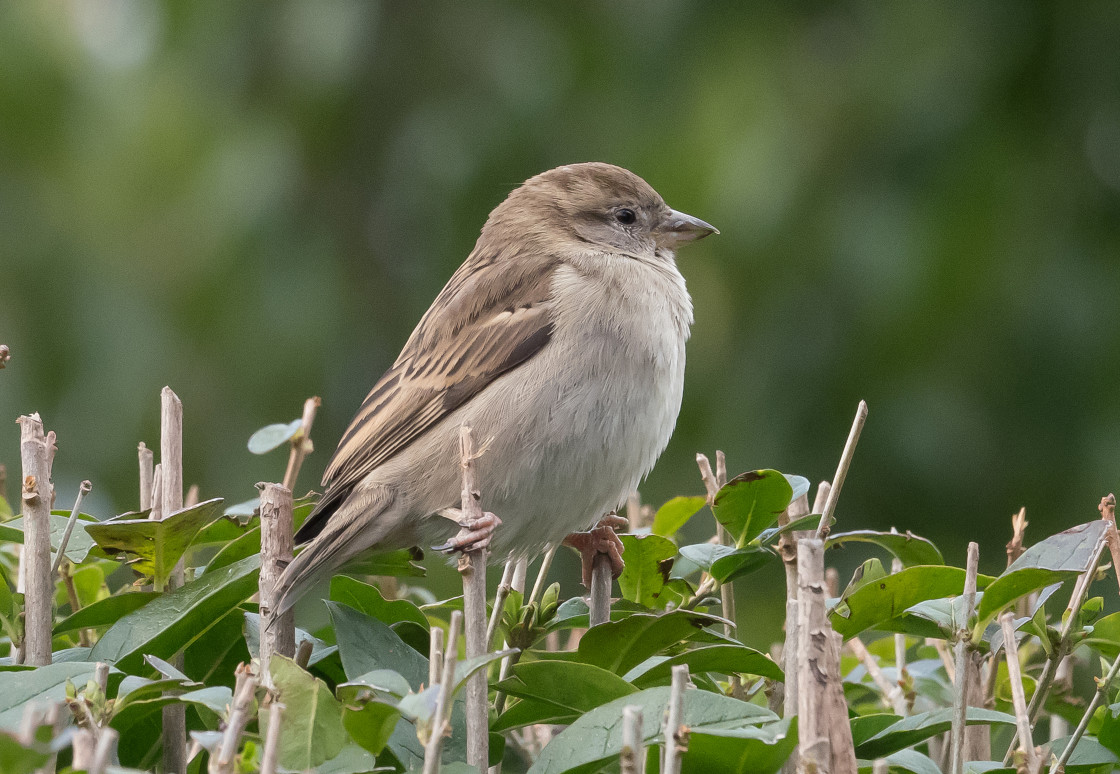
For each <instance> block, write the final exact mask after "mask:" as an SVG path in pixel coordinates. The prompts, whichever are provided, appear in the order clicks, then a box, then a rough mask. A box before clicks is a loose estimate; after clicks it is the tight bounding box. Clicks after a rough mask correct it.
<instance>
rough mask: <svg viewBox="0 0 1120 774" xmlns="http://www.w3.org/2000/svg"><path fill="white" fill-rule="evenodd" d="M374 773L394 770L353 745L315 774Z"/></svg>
mask: <svg viewBox="0 0 1120 774" xmlns="http://www.w3.org/2000/svg"><path fill="white" fill-rule="evenodd" d="M448 768H449V767H447V766H444V767H443V768H442V769H441V772H442V774H451V772H449V771H448ZM374 771H392V768H391V767H386V766H378V765H377V762H376V761H375V760H374V758H373V756H372V755H371V754H370V753H369V751H367V750H363V749H362V748H361V747H359V746H358V745H356V744H352V743H351V744H347V745H346V746H345V747H343V748H342V752H340V753H339V754H338V755H336V756H334V757H333V758H331V759H330V760H329V761H327V762H326V763H324V764H323V765H321V766H319V767H318V768H316V769H315V774H368V773H369V772H374ZM108 774H112V772H109V773H108Z"/></svg>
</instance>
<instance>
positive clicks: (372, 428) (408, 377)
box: [297, 250, 556, 541]
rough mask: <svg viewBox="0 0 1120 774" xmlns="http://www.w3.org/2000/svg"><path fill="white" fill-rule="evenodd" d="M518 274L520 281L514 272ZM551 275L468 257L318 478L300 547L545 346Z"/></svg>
mask: <svg viewBox="0 0 1120 774" xmlns="http://www.w3.org/2000/svg"><path fill="white" fill-rule="evenodd" d="M518 266H520V267H521V270H520V271H517V270H511V269H510V267H518ZM555 266H556V263H555V262H554V261H551V260H549V259H548V258H547V257H544V256H542V257H540V258H538V259H536V260H520V261H519V260H496V259H495V257H494V256H485V255H482V254H481V253H480V252H479V251H478V250H476V252H475V253H472V255H471V257H470V258H468V259H467V261H466V262H465V263H464V264H463V265H462V266H461V267H460V268H459V270H458V271H457V272H456V273H455V274H454V275H453V276H452V278H451V280H450V281H449V282H448V283H447V286H446V287H445V288H444V289H443V291H442V292H441V293H440V295H439V296H438V297H437V298H436V301H435V302H434V303H433V304H432V306H431V308H430V309H429V310H428V312H427V313H426V314H425V315H424V317H423V319H421V321H420V324H419V325H418V326H417V327H416V330H415V331H413V333H412V336H410V337H409V340H408V342H407V343H406V344H405V347H404V349H403V351H402V352H401V354H400V356H399V357H398V358H397V360H396V362H395V363H394V364H393V366H392V367H391V368H390V369H389V370H388V371H387V372H386V373H385V374H384V375H383V376H382V377H381V378H380V379H379V380H378V381H377V384H375V385H374V387H373V389H372V390H371V391H370V393H369V395H368V396H367V397H366V399H365V400H364V401H363V402H362V405H361V407H360V408H359V409H358V412H357V414H356V415H355V417H354V419H353V420H352V421H351V423H350V426H349V428H348V429H347V430H346V432H345V433H344V434H343V436H342V440H341V441H340V442H339V444H338V449H337V450H336V451H335V453H334V456H333V457H332V458H331V461H330V464H329V465H328V466H327V470H326V472H325V473H324V475H323V485H324V487H325V488H326V489H325V492H324V495H323V497H322V498H321V499H320V501H319V503H318V505H316V507H315V510H314V512H312V514H311V515H310V516H309V517H308V518H307V520H306V521H305V522H304V525H303V526H302V527H301V529H300V532H299V534H298V535H297V540H300V541H303V540H307V539H309V538H312V537H315V535H317V534H318V533H319V532H321V531H322V529H323V528H324V527H325V525H326V521H327V519H328V518H329V517H330V514H331V513H333V511H334V510H335V509H337V507H338V506H339V505H340V504H341V503H342V502H343V501H345V499H346V497H347V496H348V495H349V493H350V491H351V490H352V489H353V488H354V486H355V485H356V484H357V483H358V482H359V481H361V480H362V479H363V478H364V477H365V476H366V475H368V474H369V473H370V472H371V471H372V470H374V469H376V468H377V467H378V466H379V465H381V464H383V463H384V462H386V461H387V460H389V459H391V458H392V457H393V456H394V455H396V454H398V453H400V452H401V450H402V449H405V448H407V447H408V445H409V444H411V443H412V442H413V441H415V440H416V439H417V438H419V437H420V436H421V435H423V434H424V433H425V432H426V431H427V430H429V429H430V428H431V427H433V426H434V425H436V424H437V423H438V422H439V421H440V420H442V419H443V418H444V417H446V416H447V415H448V414H450V413H451V412H453V411H454V410H455V409H457V408H458V407H459V406H461V405H463V404H464V403H465V402H466V401H468V400H470V399H471V398H472V397H473V396H475V395H477V394H478V393H479V392H481V391H482V390H484V389H485V388H486V387H487V386H488V385H489V384H490V383H491V382H493V381H494V380H495V379H497V378H498V377H499V376H501V375H503V374H505V373H507V372H509V371H510V370H512V369H514V368H516V367H517V366H519V365H521V364H522V363H524V362H526V361H527V360H529V359H530V358H532V357H533V356H534V355H536V354H537V353H538V352H540V351H541V349H543V348H544V347H545V346H546V345H547V344H548V342H549V339H550V338H551V336H552V304H551V301H550V286H551V280H552V274H553V271H554V269H555Z"/></svg>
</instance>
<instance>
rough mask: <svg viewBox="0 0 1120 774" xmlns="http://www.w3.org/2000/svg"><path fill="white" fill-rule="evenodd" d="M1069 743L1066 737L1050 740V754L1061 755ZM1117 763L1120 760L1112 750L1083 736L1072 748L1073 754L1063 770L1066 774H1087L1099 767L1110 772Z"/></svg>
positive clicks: (1091, 738) (1068, 738)
mask: <svg viewBox="0 0 1120 774" xmlns="http://www.w3.org/2000/svg"><path fill="white" fill-rule="evenodd" d="M1069 741H1070V737H1068V736H1063V737H1061V738H1060V739H1054V740H1052V741H1051V742H1050V753H1051V754H1052V755H1061V754H1062V752H1063V751H1065V749H1066V746H1067V745H1068V744H1069ZM1117 762H1120V758H1117V757H1116V755H1115V753H1113V752H1112V750H1109V749H1108V748H1107V747H1105V746H1104V745H1103V744H1101V743H1100V742H1099V741H1098V740H1097V739H1094V738H1093V737H1091V736H1083V737H1081V740H1080V741H1079V742H1078V743H1077V747H1074V748H1073V752H1072V753H1070V756H1069V761H1068V762H1067V763H1066V768H1065V770H1066V774H1088V772H1090V771H1092V770H1093V769H1096V768H1099V767H1104V770H1105V771H1111V770H1113V769H1114V768H1115V766H1116V764H1117Z"/></svg>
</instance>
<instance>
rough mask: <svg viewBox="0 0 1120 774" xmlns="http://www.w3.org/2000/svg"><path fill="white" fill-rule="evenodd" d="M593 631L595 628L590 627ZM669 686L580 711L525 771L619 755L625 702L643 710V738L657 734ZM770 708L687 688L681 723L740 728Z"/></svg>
mask: <svg viewBox="0 0 1120 774" xmlns="http://www.w3.org/2000/svg"><path fill="white" fill-rule="evenodd" d="M592 631H594V629H592ZM669 691H670V688H668V687H658V688H647V689H646V690H644V691H639V692H638V693H633V694H630V695H628V696H623V697H622V698H620V699H615V700H614V701H612V702H608V703H607V704H604V705H603V706H601V707H597V708H596V709H593V710H591V711H590V712H588V713H586V714H584V715H582V716H580V717H579V718H578V719H576V721H575V722H574V723H572V724H571V725H570V726H568V727H567V728H566V729H564V730H563V731H561V732H560V733H559V734H558V735H556V736H555V737H554V738H553V740H552V741H551V742H550V743H549V744H548V745H547V746H546V747H545V748H544V750H542V751H541V754H540V756H539V757H538V758H537V760H536V761H535V762H534V763H533V765H532V767H530V769H529V774H561V773H562V772H565V773H566V774H585V773H586V774H590V772H594V771H598V770H599V767H601V766H602V765H603V764H604V763H606V762H607V761H608V760H610V759H612V758H616V757H618V754H619V752H620V751H621V750H622V710H623V708H624V707H626V706H628V705H634V706H636V707H638V708H639V709H640V710H641V712H642V735H643V738H644V740H645V742H646V743H647V744H649V743H652V742H654V741H656V740H657V739H658V738H660V736H661V717H662V714H663V713H664V712H665V706H666V704H667V703H668V701H669ZM777 720H778V717H777V716H776V715H775V714H774V713H773V712H770V711H769V710H766V709H763V708H762V707H757V706H755V705H753V704H748V703H747V702H745V701H739V700H738V699H733V698H731V697H730V696H723V695H720V694H716V693H711V692H709V691H685V692H684V696H683V712H682V714H681V723H682V724H683V725H686V726H688V727H689V729H690V731H692V732H701V733H704V732H707V731H709V730H723V729H735V728H744V727H746V726H749V725H755V724H759V723H772V722H777Z"/></svg>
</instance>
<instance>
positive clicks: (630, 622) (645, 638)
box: [579, 479, 784, 675]
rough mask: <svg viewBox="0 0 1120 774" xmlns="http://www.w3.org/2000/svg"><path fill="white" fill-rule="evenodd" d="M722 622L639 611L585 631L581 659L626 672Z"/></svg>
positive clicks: (702, 616) (681, 612)
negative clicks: (704, 629) (664, 649)
mask: <svg viewBox="0 0 1120 774" xmlns="http://www.w3.org/2000/svg"><path fill="white" fill-rule="evenodd" d="M783 480H784V479H783ZM722 622H723V619H722V618H718V617H716V616H713V615H707V614H705V613H694V612H690V611H688V610H673V611H672V612H669V613H665V614H664V615H647V614H641V613H639V614H636V615H632V616H630V617H629V618H625V619H623V620H621V621H608V622H607V623H605V624H600V625H599V626H596V627H593V628H592V629H590V630H588V632H587V634H585V635H583V639H581V640H580V643H579V660H580V661H582V662H583V663H585V664H594V665H595V666H599V667H602V668H603V669H606V670H608V671H610V672H614V673H615V674H619V675H620V674H624V673H626V672H628V671H630V670H631V669H633V668H634V667H635V666H637V665H638V664H640V663H642V662H643V661H645V660H646V659H647V658H649V657H650V656H652V655H654V654H655V653H658V652H659V651H660V650H662V649H663V648H666V647H668V646H670V645H675V644H676V643H678V642H681V641H683V640H689V639H691V638H693V637H695V636H696V635H698V634H700V633H701V632H702V631H703V627H705V626H712V625H714V624H718V623H722Z"/></svg>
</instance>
